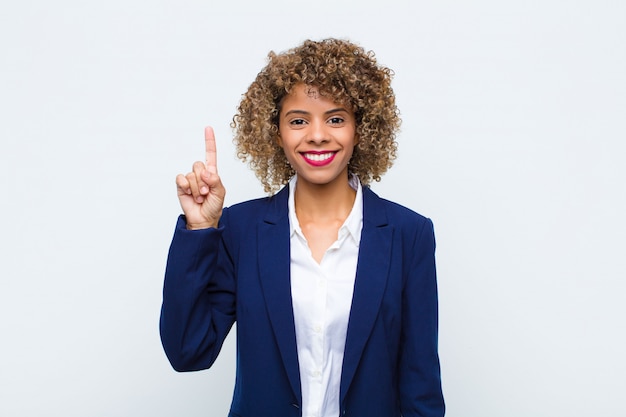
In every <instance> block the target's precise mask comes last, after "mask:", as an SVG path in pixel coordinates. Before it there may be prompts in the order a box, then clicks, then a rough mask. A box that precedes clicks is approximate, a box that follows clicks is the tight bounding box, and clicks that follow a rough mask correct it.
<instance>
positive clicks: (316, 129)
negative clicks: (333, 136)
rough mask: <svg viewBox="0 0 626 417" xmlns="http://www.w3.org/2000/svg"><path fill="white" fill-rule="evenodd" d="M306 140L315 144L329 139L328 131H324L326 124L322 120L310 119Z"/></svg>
mask: <svg viewBox="0 0 626 417" xmlns="http://www.w3.org/2000/svg"><path fill="white" fill-rule="evenodd" d="M307 139H308V142H309V143H313V144H316V145H319V144H322V143H326V142H328V141H329V139H328V133H327V131H326V124H325V123H324V121H323V120H319V121H318V120H316V121H312V122H311V123H310V124H309V135H308V138H307Z"/></svg>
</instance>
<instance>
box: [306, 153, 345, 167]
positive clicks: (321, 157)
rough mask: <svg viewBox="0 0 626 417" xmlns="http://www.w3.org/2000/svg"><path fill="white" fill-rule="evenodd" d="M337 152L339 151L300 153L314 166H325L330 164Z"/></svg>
mask: <svg viewBox="0 0 626 417" xmlns="http://www.w3.org/2000/svg"><path fill="white" fill-rule="evenodd" d="M336 154H337V151H322V152H319V151H310V152H301V153H300V155H302V158H304V160H305V161H306V162H308V163H309V164H310V165H313V166H324V165H328V164H330V163H331V162H332V161H333V159H334V158H335V155H336Z"/></svg>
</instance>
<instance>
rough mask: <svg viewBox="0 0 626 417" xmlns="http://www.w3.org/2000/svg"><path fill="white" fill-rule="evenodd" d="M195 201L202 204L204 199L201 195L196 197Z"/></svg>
mask: <svg viewBox="0 0 626 417" xmlns="http://www.w3.org/2000/svg"><path fill="white" fill-rule="evenodd" d="M196 201H197V202H198V203H202V201H204V198H203V197H202V196H201V195H199V196H198V197H196Z"/></svg>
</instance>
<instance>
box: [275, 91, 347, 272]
mask: <svg viewBox="0 0 626 417" xmlns="http://www.w3.org/2000/svg"><path fill="white" fill-rule="evenodd" d="M355 132H356V121H355V117H354V111H352V109H351V108H348V107H346V106H345V105H341V104H338V103H334V102H333V101H332V100H329V99H327V98H325V97H323V96H321V95H319V94H318V92H317V90H316V89H315V88H313V87H310V86H305V85H303V84H300V85H297V86H296V87H295V88H294V89H293V91H292V92H291V94H290V95H288V96H287V97H285V99H284V100H283V102H282V105H281V111H280V115H279V137H278V144H279V145H280V146H281V147H282V148H283V151H284V152H285V155H286V156H287V160H288V161H289V163H290V164H291V166H292V167H293V168H294V170H295V171H296V172H297V173H298V184H297V186H296V193H295V205H296V215H297V217H298V221H299V223H300V228H301V229H302V232H303V233H304V236H305V237H306V239H307V242H308V244H309V248H310V249H311V254H312V255H313V258H314V259H315V260H316V261H317V262H318V263H320V262H321V260H322V257H323V256H324V253H325V252H326V250H327V249H328V247H329V246H330V245H332V244H333V242H335V241H336V240H337V233H338V231H339V228H340V227H341V225H342V224H343V223H344V221H345V219H346V218H347V217H348V215H349V214H350V211H351V210H352V206H353V205H354V199H355V197H356V192H355V191H354V190H353V189H352V187H350V185H349V184H348V162H349V161H350V158H351V157H352V153H353V151H354V146H355V145H356V143H357V137H356V134H355ZM330 153H332V154H333V156H332V157H331V158H329V159H327V160H326V161H331V162H329V163H327V164H325V165H318V164H319V163H321V162H317V161H315V162H313V163H309V162H307V155H311V154H316V155H320V156H317V157H313V158H316V159H320V158H322V159H323V157H324V156H323V155H326V156H328V155H329V154H330Z"/></svg>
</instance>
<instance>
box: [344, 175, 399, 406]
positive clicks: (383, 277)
mask: <svg viewBox="0 0 626 417" xmlns="http://www.w3.org/2000/svg"><path fill="white" fill-rule="evenodd" d="M392 233H393V229H392V228H391V227H390V226H388V222H387V215H386V212H385V207H384V205H383V204H382V202H381V200H380V198H379V197H378V196H377V195H376V194H374V192H373V191H371V190H370V189H369V188H367V187H363V230H362V232H361V243H360V248H359V259H358V264H357V271H356V279H355V283H354V294H353V296H352V307H351V309H350V319H349V321H348V332H347V335H346V346H345V351H344V358H343V369H342V373H341V387H340V401H341V403H343V401H344V399H345V395H346V392H347V391H348V387H349V386H350V383H351V382H352V378H353V377H354V373H355V372H356V368H357V365H358V363H359V360H360V358H361V354H362V352H363V348H364V347H365V343H366V341H367V339H368V337H369V334H370V332H371V330H372V327H373V325H374V321H375V320H376V317H377V315H378V310H379V308H380V304H381V300H382V297H383V293H384V291H385V286H386V283H387V275H388V270H389V259H390V256H391V241H392Z"/></svg>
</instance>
